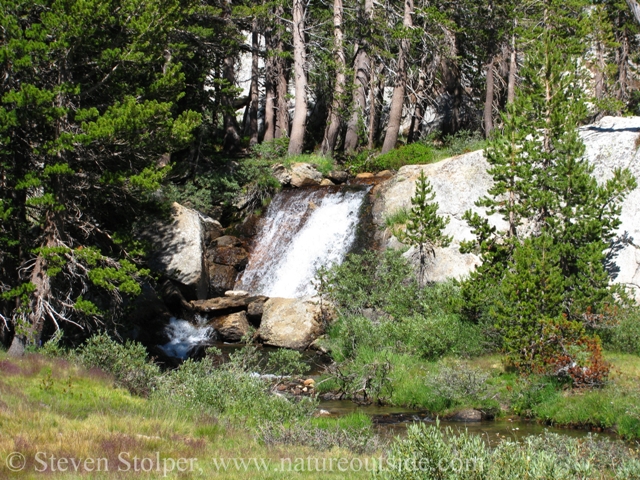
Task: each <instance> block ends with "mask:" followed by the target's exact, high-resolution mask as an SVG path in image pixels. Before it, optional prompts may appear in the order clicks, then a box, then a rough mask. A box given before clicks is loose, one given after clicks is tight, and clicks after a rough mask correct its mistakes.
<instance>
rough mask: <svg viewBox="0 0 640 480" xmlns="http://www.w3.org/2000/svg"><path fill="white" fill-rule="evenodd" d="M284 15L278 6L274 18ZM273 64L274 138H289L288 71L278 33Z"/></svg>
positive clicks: (282, 9) (282, 43)
mask: <svg viewBox="0 0 640 480" xmlns="http://www.w3.org/2000/svg"><path fill="white" fill-rule="evenodd" d="M282 15H284V8H283V7H282V6H278V7H277V8H276V18H280V17H282ZM275 62H276V65H277V68H276V70H275V72H276V77H275V78H276V80H277V82H278V83H277V85H276V97H277V107H276V108H277V111H276V138H281V137H288V136H289V102H288V101H287V95H288V94H289V69H288V65H287V60H286V59H285V58H284V42H283V41H282V35H281V34H280V33H278V37H277V42H276V58H275Z"/></svg>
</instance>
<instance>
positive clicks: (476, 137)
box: [438, 130, 487, 158]
mask: <svg viewBox="0 0 640 480" xmlns="http://www.w3.org/2000/svg"><path fill="white" fill-rule="evenodd" d="M442 143H443V144H444V149H443V150H440V151H439V152H438V153H439V155H446V156H447V157H455V156H456V155H462V154H463V153H469V152H473V151H475V150H481V149H483V148H484V147H485V146H486V144H487V142H486V141H485V140H484V139H483V138H482V135H481V134H480V132H470V131H469V130H460V131H459V132H456V133H455V134H453V135H445V136H444V137H443V138H442ZM440 158H443V157H440Z"/></svg>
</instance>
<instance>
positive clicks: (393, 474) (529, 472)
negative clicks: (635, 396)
mask: <svg viewBox="0 0 640 480" xmlns="http://www.w3.org/2000/svg"><path fill="white" fill-rule="evenodd" d="M380 473H381V475H380V476H381V477H382V478H385V479H394V480H400V479H402V480H404V479H407V480H408V479H417V478H428V479H443V480H444V479H447V480H449V479H450V480H472V479H473V480H476V479H491V480H519V479H522V478H527V479H532V480H533V479H539V480H543V479H544V480H555V479H558V480H559V479H562V480H565V479H576V480H578V479H583V480H584V479H601V478H629V479H631V478H638V475H639V474H640V462H638V457H637V454H636V453H633V451H631V450H629V449H628V448H627V447H626V445H624V444H622V443H614V442H610V441H606V440H600V439H598V438H596V437H591V436H590V437H587V438H586V439H575V438H570V437H567V436H564V435H557V434H551V433H545V434H544V435H539V436H529V437H526V438H525V439H523V440H522V441H520V442H517V441H512V440H503V441H501V442H500V443H499V444H498V445H497V446H495V447H493V448H492V447H490V446H489V445H488V444H487V443H485V441H484V440H483V439H482V437H481V436H479V435H473V434H469V433H468V432H466V431H463V432H460V431H459V432H454V430H453V429H451V428H450V427H447V428H446V429H440V428H439V425H437V424H436V425H435V426H434V425H425V424H423V423H418V424H413V425H411V426H410V427H409V429H408V431H407V436H406V437H405V438H398V439H396V441H395V442H394V443H393V444H392V446H391V451H390V452H389V456H388V458H387V462H386V465H385V468H384V471H382V472H380Z"/></svg>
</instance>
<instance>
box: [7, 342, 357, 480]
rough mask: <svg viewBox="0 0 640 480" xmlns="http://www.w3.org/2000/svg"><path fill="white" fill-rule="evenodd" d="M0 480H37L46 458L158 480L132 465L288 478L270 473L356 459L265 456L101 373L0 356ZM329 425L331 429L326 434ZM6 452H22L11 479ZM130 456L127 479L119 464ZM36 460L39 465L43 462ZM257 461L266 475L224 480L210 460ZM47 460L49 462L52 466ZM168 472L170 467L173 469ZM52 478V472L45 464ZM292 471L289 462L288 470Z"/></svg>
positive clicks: (212, 424) (314, 451) (279, 448)
mask: <svg viewBox="0 0 640 480" xmlns="http://www.w3.org/2000/svg"><path fill="white" fill-rule="evenodd" d="M0 399H1V400H0V478H36V477H37V476H38V475H41V474H39V473H38V472H37V471H36V470H35V469H36V468H43V467H42V465H41V464H40V463H38V462H37V461H36V460H35V459H36V454H38V452H46V455H47V457H46V458H47V459H48V458H50V456H51V455H53V456H54V457H55V458H71V457H73V458H75V459H86V458H106V459H107V462H108V463H107V465H108V466H110V467H111V468H110V469H109V471H108V472H105V471H102V472H93V473H85V474H84V475H81V476H82V478H105V479H112V478H123V477H136V478H137V477H140V476H142V477H143V478H159V477H162V472H161V473H160V474H159V475H158V473H157V472H155V471H154V472H150V473H148V474H144V473H143V472H140V471H138V472H134V471H133V463H132V462H133V460H132V459H133V457H134V456H138V457H139V458H140V459H141V458H148V459H151V460H149V461H154V462H155V459H156V452H159V455H160V459H161V462H162V461H164V459H179V458H197V461H196V463H195V470H194V471H193V472H190V471H187V472H183V473H179V472H177V471H175V470H174V471H173V472H168V474H167V476H166V478H212V477H214V478H228V479H236V478H273V479H281V478H282V479H284V478H290V476H291V472H286V471H285V472H278V471H276V470H275V468H277V467H278V466H280V465H281V459H287V458H292V459H296V458H307V457H313V458H318V459H320V460H322V459H329V458H338V457H345V458H347V459H349V460H351V459H352V458H354V457H355V456H356V455H355V454H354V453H353V452H351V451H349V450H346V449H344V448H331V447H329V448H327V449H318V448H311V447H305V446H299V445H286V446H283V445H273V446H267V445H265V444H263V443H261V442H260V441H258V440H256V439H255V438H256V435H255V430H253V429H252V428H248V427H245V426H244V423H243V421H242V419H240V418H236V419H235V420H234V421H232V420H231V419H230V418H227V417H223V416H213V415H211V414H209V413H207V412H206V410H205V409H201V410H198V409H192V408H181V405H180V404H179V403H177V402H176V397H175V396H174V397H172V396H165V398H153V397H152V398H149V399H145V398H141V397H136V396H132V395H131V394H130V393H129V392H128V391H126V390H124V389H121V388H115V387H114V379H113V377H111V376H109V375H106V374H104V373H103V372H101V371H99V370H86V369H84V368H81V367H79V366H77V365H75V364H73V363H70V362H67V361H64V360H60V359H50V358H46V357H43V356H39V355H28V356H26V357H24V358H22V359H8V358H7V357H6V354H4V353H0ZM367 420H368V419H364V418H358V417H351V418H345V419H340V420H339V422H341V423H336V421H335V420H332V419H322V420H320V419H317V420H316V419H312V421H313V422H318V424H319V425H322V426H323V428H334V429H338V428H342V427H343V426H344V427H346V426H350V427H349V428H351V429H357V428H358V427H361V426H366V425H365V424H366V421H367ZM332 422H333V423H334V425H333V426H332ZM11 452H21V453H22V454H24V455H25V457H26V459H27V466H26V468H25V469H24V470H23V471H22V472H18V473H11V472H9V471H8V469H7V467H6V465H5V460H6V458H7V456H8V455H9V454H10V453H11ZM122 452H127V454H128V455H129V457H124V458H125V460H126V458H129V459H130V460H131V470H130V471H129V472H119V471H118V468H119V467H120V468H126V464H124V463H122V461H121V460H120V459H119V455H120V454H121V453H122ZM40 458H42V457H40ZM221 458H224V459H231V458H244V459H249V458H256V459H264V461H265V462H267V463H269V464H270V468H269V471H262V470H261V467H260V466H258V467H257V466H256V464H255V463H252V464H250V465H248V471H247V472H245V471H244V468H243V467H242V465H239V467H240V469H239V470H237V469H236V468H235V466H234V465H231V466H230V467H229V466H228V468H227V471H220V470H219V468H222V467H216V463H215V461H214V459H221ZM48 461H49V460H47V462H48ZM167 461H168V465H169V466H170V460H167ZM47 465H48V466H47V468H49V469H50V465H49V464H47ZM293 465H295V462H294V463H293ZM48 473H49V474H48V478H77V477H78V476H79V475H77V474H74V473H72V472H66V473H64V472H56V473H53V472H51V471H50V470H49V472H48ZM296 475H297V476H298V477H300V478H361V477H364V476H367V473H366V472H340V471H338V470H337V469H334V471H333V472H328V471H326V472H316V471H313V472H307V471H301V472H298V473H296Z"/></svg>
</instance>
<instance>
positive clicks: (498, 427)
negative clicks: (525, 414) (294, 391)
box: [319, 400, 619, 445]
mask: <svg viewBox="0 0 640 480" xmlns="http://www.w3.org/2000/svg"><path fill="white" fill-rule="evenodd" d="M319 408H321V409H322V410H326V411H328V412H329V413H330V414H331V415H335V416H341V415H347V414H349V413H353V412H362V413H365V414H367V415H369V416H370V417H371V420H372V421H373V424H374V427H375V428H376V430H377V431H378V433H379V434H380V435H382V436H383V437H394V436H402V435H403V434H404V433H405V432H406V430H407V427H408V426H409V425H411V424H413V423H417V422H422V423H426V424H429V425H436V419H435V418H433V417H432V416H430V415H429V414H428V413H427V412H424V411H418V410H411V409H407V408H403V407H392V406H378V405H367V406H359V405H357V404H355V403H353V402H351V401H348V400H327V401H321V402H320V405H319ZM439 425H440V428H446V427H451V428H452V429H453V431H454V432H458V431H461V432H464V431H465V430H466V431H467V432H469V433H472V434H476V435H481V436H482V437H483V438H484V439H485V441H487V442H488V443H489V444H492V445H493V444H496V443H498V442H500V441H502V440H504V439H512V440H519V439H521V438H524V437H527V436H529V435H540V434H542V433H544V432H545V431H546V432H551V433H558V434H561V435H566V436H569V437H575V438H581V437H586V436H587V435H589V434H593V432H591V431H589V430H580V429H575V428H558V427H549V426H545V425H541V424H539V423H535V422H530V421H525V420H510V419H499V420H484V421H481V422H452V421H446V420H440V422H439ZM598 435H599V436H601V437H607V438H610V439H618V438H619V437H618V436H617V435H615V434H614V433H611V432H602V433H598Z"/></svg>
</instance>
